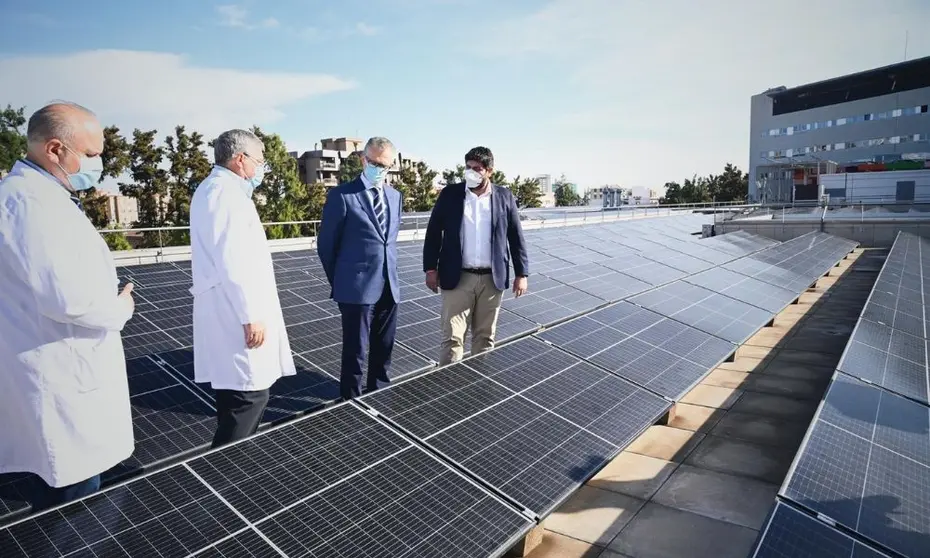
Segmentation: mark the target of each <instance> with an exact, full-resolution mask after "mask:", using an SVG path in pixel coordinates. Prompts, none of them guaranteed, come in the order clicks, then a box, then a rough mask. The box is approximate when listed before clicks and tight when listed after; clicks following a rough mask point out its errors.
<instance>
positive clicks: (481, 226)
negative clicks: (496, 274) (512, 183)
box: [462, 185, 493, 269]
mask: <svg viewBox="0 0 930 558" xmlns="http://www.w3.org/2000/svg"><path fill="white" fill-rule="evenodd" d="M492 190H493V187H492V186H491V185H488V189H487V191H486V192H485V193H483V194H481V195H480V196H478V195H475V193H474V192H472V191H471V188H469V187H468V186H467V185H466V186H465V208H464V215H463V216H462V267H464V268H470V269H486V268H489V267H491V192H492Z"/></svg>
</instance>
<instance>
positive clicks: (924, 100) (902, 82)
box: [749, 56, 930, 202]
mask: <svg viewBox="0 0 930 558" xmlns="http://www.w3.org/2000/svg"><path fill="white" fill-rule="evenodd" d="M928 105H930V56H928V57H924V58H918V59H915V60H909V61H906V62H901V63H898V64H893V65H890V66H885V67H882V68H876V69H872V70H867V71H864V72H858V73H855V74H850V75H846V76H842V77H836V78H831V79H827V80H824V81H819V82H816V83H811V84H807V85H801V86H798V87H793V88H790V89H789V88H787V87H784V86H781V87H776V88H774V89H770V90H768V91H765V92H764V93H761V94H759V95H755V96H753V97H752V99H751V115H750V118H751V124H750V134H751V135H750V141H749V199H750V200H753V201H784V202H789V201H792V200H793V199H794V198H795V195H796V193H798V192H801V193H802V194H803V197H809V196H808V195H807V194H808V193H814V194H813V195H815V196H816V191H817V190H818V180H819V177H820V176H821V175H823V174H829V173H835V172H837V169H838V168H845V167H848V166H849V165H854V164H865V163H893V162H896V161H907V160H911V161H924V160H928V159H930V111H928ZM808 190H810V191H811V192H807V191H808Z"/></svg>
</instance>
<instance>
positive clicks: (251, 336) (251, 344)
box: [242, 322, 265, 349]
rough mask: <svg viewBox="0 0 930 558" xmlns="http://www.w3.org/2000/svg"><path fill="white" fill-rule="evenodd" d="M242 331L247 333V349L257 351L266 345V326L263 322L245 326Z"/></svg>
mask: <svg viewBox="0 0 930 558" xmlns="http://www.w3.org/2000/svg"><path fill="white" fill-rule="evenodd" d="M242 329H243V330H244V331H245V346H246V347H248V348H250V349H257V348H259V347H261V346H262V345H263V344H264V343H265V324H263V323H261V322H255V323H254V324H245V325H244V326H242Z"/></svg>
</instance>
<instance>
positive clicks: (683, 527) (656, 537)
mask: <svg viewBox="0 0 930 558" xmlns="http://www.w3.org/2000/svg"><path fill="white" fill-rule="evenodd" d="M886 256H887V250H881V249H862V248H857V249H856V250H855V252H854V253H853V254H851V255H850V256H849V258H848V259H846V260H843V261H842V262H841V263H840V266H839V267H837V268H834V270H833V271H831V274H830V276H827V277H823V278H821V279H820V280H818V281H817V284H816V287H814V288H811V289H808V291H807V292H805V293H804V294H802V295H801V297H800V303H799V304H795V305H791V306H789V307H788V308H786V309H785V310H784V311H782V312H781V313H780V314H779V315H778V316H777V318H776V320H775V325H774V326H773V327H767V328H764V329H762V330H761V331H760V332H759V333H757V334H756V335H755V336H754V337H752V338H751V339H750V340H748V341H747V342H746V343H745V344H743V345H742V346H741V347H740V349H739V350H738V352H737V358H736V359H735V361H733V362H728V363H724V364H723V365H721V366H719V367H718V368H717V369H715V370H714V371H713V372H712V373H711V374H709V375H708V376H707V377H706V378H705V379H704V380H703V381H702V382H701V383H700V384H699V385H697V386H696V387H695V388H694V389H693V390H692V391H691V392H690V393H689V394H688V395H686V396H685V397H684V398H683V399H682V401H681V402H680V403H679V404H677V405H676V408H675V416H674V417H673V418H672V419H671V421H670V422H669V424H668V425H667V426H659V425H657V426H652V427H651V428H649V430H647V431H646V432H645V433H644V434H643V435H642V436H640V437H639V438H638V439H637V440H636V441H635V442H633V444H631V445H630V446H629V447H628V448H627V449H626V450H625V451H624V452H622V453H621V454H619V455H618V456H617V457H616V458H615V459H614V460H613V461H612V462H611V463H609V464H608V465H606V466H605V467H604V468H603V469H601V471H600V472H599V473H597V474H596V475H595V476H594V478H592V479H591V480H590V481H588V483H587V484H586V485H585V486H584V487H583V488H582V489H581V490H580V491H578V492H577V493H576V494H575V495H574V496H573V497H572V498H571V499H570V500H569V501H567V502H566V503H565V504H564V505H562V506H561V507H560V508H559V509H558V510H557V511H556V512H554V513H553V514H552V515H550V516H549V517H548V518H547V519H546V520H545V521H544V522H543V527H544V529H545V531H544V533H543V538H542V544H540V546H538V547H536V549H535V550H533V551H532V552H531V553H530V554H528V556H529V558H595V557H598V558H672V557H683V556H688V557H695V558H699V557H714V558H731V557H732V558H745V557H746V556H747V555H748V554H749V553H750V551H751V550H752V547H753V543H754V542H755V540H756V537H757V536H758V534H759V529H760V528H761V527H762V525H763V522H764V521H765V519H766V516H767V515H768V513H769V511H770V510H771V509H772V507H773V506H774V504H775V495H776V493H777V492H778V488H779V486H780V485H781V483H782V481H783V480H784V478H785V475H786V474H787V472H788V468H789V466H790V465H791V462H792V459H793V458H794V455H795V453H796V452H797V450H798V447H799V446H800V444H801V440H802V438H803V436H804V433H805V431H806V430H807V428H808V426H809V425H810V422H811V418H812V417H813V415H814V412H815V410H816V408H817V405H818V403H819V401H820V399H821V397H822V396H823V393H824V391H825V390H826V388H827V385H828V383H829V381H830V377H831V376H832V374H833V372H834V370H835V368H836V365H837V364H838V362H839V359H840V356H841V354H842V352H843V349H844V348H845V346H846V343H847V341H848V339H849V336H850V335H851V333H852V330H853V327H854V326H855V325H856V321H857V319H858V317H859V314H860V312H861V310H862V307H863V305H864V304H865V302H866V299H867V298H868V296H869V292H870V290H871V289H872V285H873V284H874V283H875V279H876V277H877V276H878V273H879V271H880V270H881V266H882V263H883V262H884V259H885V257H886Z"/></svg>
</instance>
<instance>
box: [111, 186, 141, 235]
mask: <svg viewBox="0 0 930 558" xmlns="http://www.w3.org/2000/svg"><path fill="white" fill-rule="evenodd" d="M107 220H109V222H110V224H111V225H115V226H118V227H124V228H128V227H131V226H132V225H133V224H134V223H135V222H136V221H138V220H139V202H138V200H136V198H131V197H129V196H123V195H120V194H107Z"/></svg>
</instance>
